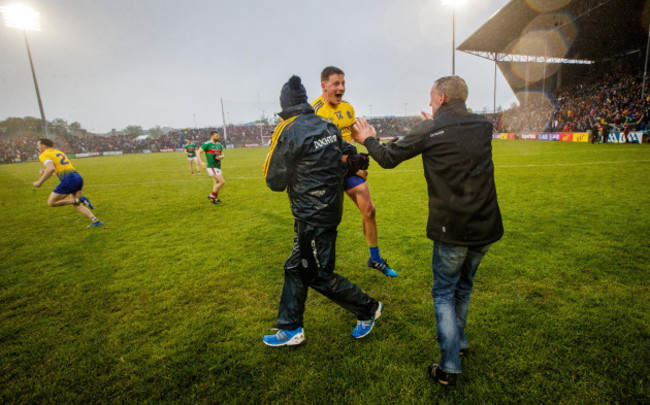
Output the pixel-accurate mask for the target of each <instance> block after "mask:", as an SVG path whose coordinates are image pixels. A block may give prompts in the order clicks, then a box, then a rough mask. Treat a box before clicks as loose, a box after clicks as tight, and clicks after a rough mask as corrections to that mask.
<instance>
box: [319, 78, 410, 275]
mask: <svg viewBox="0 0 650 405" xmlns="http://www.w3.org/2000/svg"><path fill="white" fill-rule="evenodd" d="M320 80H321V83H320V85H321V88H322V89H323V94H322V95H321V96H320V97H318V98H317V99H316V100H315V101H313V102H312V103H311V105H312V107H314V110H315V111H316V114H318V115H320V116H321V117H323V118H325V119H327V120H330V121H332V122H333V123H334V124H335V125H336V126H337V127H338V128H339V129H340V130H341V135H343V139H344V140H346V141H348V142H351V138H350V133H351V129H350V128H351V127H352V125H353V124H354V122H355V118H354V108H352V105H351V104H350V103H348V102H347V101H344V100H343V94H344V93H345V73H343V71H342V70H341V69H339V68H337V67H334V66H328V67H326V68H325V69H323V71H322V72H321V75H320ZM367 177H368V172H367V171H366V170H360V171H358V172H357V173H349V174H348V175H347V176H346V177H345V179H344V184H343V187H344V189H345V193H346V194H347V195H348V196H349V197H350V198H351V199H352V201H354V203H355V204H356V205H357V207H358V208H359V211H360V212H361V216H362V217H363V234H364V235H365V237H366V242H368V249H369V250H370V258H369V259H368V267H371V268H373V269H377V270H379V271H381V272H382V273H384V274H385V275H387V276H389V277H397V273H396V272H395V270H393V269H391V268H390V266H388V263H386V261H385V260H384V259H383V258H382V257H381V255H380V254H379V247H378V240H377V222H376V221H375V205H374V204H373V203H372V199H371V198H370V189H369V188H368V183H366V178H367Z"/></svg>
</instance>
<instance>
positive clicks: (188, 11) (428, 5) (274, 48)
mask: <svg viewBox="0 0 650 405" xmlns="http://www.w3.org/2000/svg"><path fill="white" fill-rule="evenodd" d="M16 2H18V1H16V0H0V5H2V6H6V5H9V4H13V3H16ZM508 2H509V0H467V4H466V6H464V7H463V8H459V9H457V10H456V45H459V44H460V43H461V42H462V41H464V40H465V39H466V38H467V37H469V36H470V35H471V34H472V33H473V32H474V31H476V29H478V28H479V27H480V26H481V25H483V24H484V23H485V22H486V21H487V20H488V19H489V18H490V17H491V16H492V15H493V14H494V13H495V12H497V11H498V10H499V9H500V8H501V7H503V6H504V5H505V4H507V3H508ZM21 3H24V4H27V5H30V6H31V7H33V8H34V9H35V10H36V11H38V12H39V13H40V16H41V31H37V32H28V33H27V35H28V39H29V44H30V47H31V51H32V57H33V59H34V65H35V68H36V75H37V79H38V84H39V87H40V91H41V97H42V100H43V106H44V110H45V116H46V118H47V120H48V121H51V120H53V119H54V118H62V119H64V120H66V121H68V122H73V121H78V122H80V123H81V125H82V126H83V127H84V128H86V129H87V130H89V131H91V132H95V133H103V132H108V131H110V130H111V129H113V128H114V129H117V130H120V129H123V128H125V127H126V126H128V125H141V126H142V127H143V128H144V129H149V128H151V127H154V126H156V125H160V126H162V127H166V126H167V127H174V128H183V127H193V126H194V125H195V121H196V124H197V125H198V126H199V127H205V126H220V125H222V114H221V104H220V100H221V99H223V102H224V110H225V112H226V120H227V121H228V122H229V123H234V124H237V123H246V122H249V121H252V120H255V119H257V118H259V117H260V116H261V115H262V114H264V115H266V116H272V115H273V113H276V112H278V111H279V110H280V106H279V102H278V97H279V94H280V89H281V87H282V84H283V83H284V82H286V81H287V79H288V78H289V76H291V75H292V74H297V75H299V76H301V77H302V79H303V83H304V84H305V87H306V89H307V94H308V96H309V99H310V101H311V100H313V99H315V98H317V97H318V96H319V95H320V94H321V89H320V71H321V70H322V68H323V67H325V66H328V65H334V66H337V67H340V68H342V69H343V70H344V71H345V72H346V82H347V90H346V94H345V97H344V98H345V99H346V100H347V101H349V102H350V103H352V105H353V106H354V107H355V109H356V111H357V115H360V116H380V115H404V114H405V113H406V114H408V115H416V114H419V112H420V111H421V110H423V109H426V110H427V111H428V110H429V107H428V101H429V99H428V97H429V90H430V88H431V85H432V84H433V82H434V80H435V79H437V78H438V77H441V76H446V75H449V74H451V49H452V45H451V43H452V11H451V9H450V8H449V7H448V6H444V5H442V1H441V0H402V1H394V0H392V1H389V0H347V1H344V0H330V1H329V2H325V1H310V0H302V1H299V0H293V1H292V0H275V1H248V0H231V1H216V0H212V1H209V0H201V1H199V0H187V1H181V0H176V1H175V0H110V1H109V0H65V1H63V0H27V1H24V2H21ZM0 51H1V53H0V54H1V55H2V63H0V80H1V81H0V120H4V119H6V118H8V117H24V116H33V117H40V115H39V111H38V103H37V100H36V94H35V91H34V85H33V81H32V76H31V72H30V68H29V60H28V58H27V51H26V48H25V42H24V39H23V36H22V32H21V31H19V30H17V29H14V28H7V27H5V26H4V24H2V25H1V26H0ZM456 74H458V75H460V76H462V77H464V78H465V79H466V81H467V83H468V86H469V99H468V106H469V107H470V108H472V109H474V110H483V109H484V108H488V109H490V110H491V109H492V105H493V101H492V100H493V98H492V97H493V77H494V64H493V62H490V61H487V60H485V59H482V58H479V57H476V56H472V55H468V54H465V53H463V52H456ZM496 98H497V106H499V105H501V106H503V107H504V108H505V107H508V106H509V105H510V104H511V103H512V102H514V101H516V98H515V96H514V95H513V94H512V91H511V90H510V88H509V86H508V84H507V83H506V81H505V79H504V78H503V76H502V75H501V73H500V72H498V73H497V92H496Z"/></svg>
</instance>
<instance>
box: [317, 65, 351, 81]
mask: <svg viewBox="0 0 650 405" xmlns="http://www.w3.org/2000/svg"><path fill="white" fill-rule="evenodd" d="M332 75H343V76H345V72H343V71H342V70H341V69H339V68H337V67H336V66H328V67H326V68H325V69H323V71H322V72H320V81H321V82H326V81H328V80H329V79H330V76H332Z"/></svg>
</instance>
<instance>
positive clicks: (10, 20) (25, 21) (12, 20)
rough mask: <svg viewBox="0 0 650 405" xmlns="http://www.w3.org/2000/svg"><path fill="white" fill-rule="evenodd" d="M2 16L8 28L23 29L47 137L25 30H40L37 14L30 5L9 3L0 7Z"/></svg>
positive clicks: (42, 123) (45, 130) (45, 132)
mask: <svg viewBox="0 0 650 405" xmlns="http://www.w3.org/2000/svg"><path fill="white" fill-rule="evenodd" d="M0 11H2V16H3V17H4V20H5V25H6V26H7V27H10V28H18V29H19V30H22V31H23V36H24V37H25V46H26V47H27V56H28V57H29V66H31V68H32V78H33V79H34V88H35V89H36V98H37V99H38V109H39V110H40V111H41V127H42V128H43V135H45V137H46V138H47V121H46V120H45V112H44V111H43V102H42V101H41V93H40V91H39V90H38V81H36V71H35V70H34V62H33V61H32V53H31V52H30V50H29V41H27V31H40V30H41V24H40V18H39V14H38V13H37V12H36V11H34V10H33V9H32V8H31V7H29V6H26V5H24V4H11V5H8V6H2V7H0Z"/></svg>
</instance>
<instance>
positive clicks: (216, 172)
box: [205, 167, 221, 176]
mask: <svg viewBox="0 0 650 405" xmlns="http://www.w3.org/2000/svg"><path fill="white" fill-rule="evenodd" d="M205 170H207V171H208V174H209V175H210V176H216V175H221V169H217V168H216V167H208V168H207V169H205Z"/></svg>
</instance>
